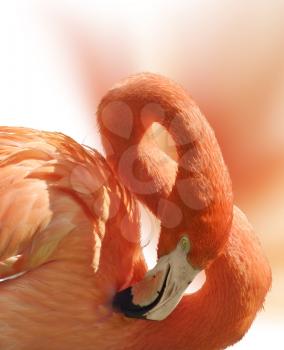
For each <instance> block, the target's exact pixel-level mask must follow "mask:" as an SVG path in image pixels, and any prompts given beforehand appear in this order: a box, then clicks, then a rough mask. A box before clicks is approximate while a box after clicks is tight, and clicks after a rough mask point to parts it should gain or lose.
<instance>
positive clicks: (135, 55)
mask: <svg viewBox="0 0 284 350" xmlns="http://www.w3.org/2000/svg"><path fill="white" fill-rule="evenodd" d="M283 33H284V1H276V0H274V1H261V0H260V1H255V0H252V1H249V2H245V1H232V0H227V1H225V0H219V1H210V0H208V1H202V0H199V1H197V0H196V1H193V0H189V1H185V0H184V1H182V0H179V1H178V0H175V1H161V0H158V1H155V2H153V1H146V0H144V1H143V2H142V1H139V2H138V1H115V0H112V1H110V0H106V1H94V0H93V1H87V0H85V1H83V0H81V1H79V0H77V1H75V0H74V1H73V0H68V1H67V0H66V1H63V0H57V1H52V0H49V1H40V0H38V1H33V0H30V1H27V0H18V1H15V0H10V1H9V2H8V1H1V2H0V50H1V55H0V101H1V102H0V124H1V125H17V126H27V127H33V128H38V129H43V130H51V131H61V132H64V133H66V134H68V135H70V136H72V137H73V138H75V139H76V140H77V141H78V142H80V143H85V144H88V145H90V146H92V147H95V148H97V149H98V150H100V151H101V150H102V149H101V144H100V142H99V138H98V134H97V130H96V125H95V121H94V120H95V117H94V115H95V111H96V105H97V103H98V101H99V99H100V98H101V96H102V95H103V94H104V93H105V92H106V91H107V90H108V89H109V88H110V87H111V86H112V85H113V84H114V83H116V82H117V81H118V80H120V79H121V78H123V77H126V76H128V75H129V74H133V73H137V72H141V71H151V72H155V73H160V74H164V75H166V76H168V77H170V78H172V79H174V80H176V81H177V82H179V83H180V84H182V85H183V86H184V87H185V88H186V89H187V90H188V91H189V93H190V94H191V96H192V97H193V98H194V100H195V101H196V102H197V104H198V105H199V106H200V108H201V110H202V111H203V112H204V114H205V115H206V117H207V119H208V120H209V122H210V123H211V125H212V126H213V128H214V130H215V132H216V136H217V138H218V141H219V143H220V145H221V148H222V151H223V154H224V158H225V161H226V163H227V164H228V167H229V169H230V173H231V177H232V180H233V186H234V193H235V202H236V204H237V205H238V206H239V207H241V208H242V210H243V211H244V212H245V213H246V214H247V215H248V217H249V219H250V221H251V223H252V224H253V226H254V228H255V230H256V231H257V232H258V234H259V237H260V239H261V241H262V244H263V246H264V248H265V251H266V253H267V256H268V258H269V260H270V263H271V266H272V272H273V286H272V289H271V291H270V293H269V295H268V297H267V300H266V303H265V308H264V311H263V312H261V313H260V314H259V316H258V318H257V320H256V321H255V323H254V324H253V326H252V328H251V330H250V331H249V333H248V334H247V335H246V336H245V337H244V338H243V340H242V341H241V342H239V343H238V344H236V345H234V346H233V348H234V349H239V350H240V349H267V348H268V347H270V348H273V349H283V348H284V341H283V335H282V334H283V331H284V298H283V294H284V253H283V252H282V249H283V248H284V136H283V135H284V35H283ZM143 231H144V233H145V235H146V238H145V242H146V243H147V242H148V241H150V244H149V245H147V248H146V254H147V258H148V262H149V265H150V266H151V264H153V263H154V260H155V253H154V246H155V242H156V240H157V234H158V233H157V232H158V223H157V222H156V221H155V219H154V218H153V217H151V216H150V215H149V214H148V213H147V212H145V211H144V212H143ZM149 232H150V234H149Z"/></svg>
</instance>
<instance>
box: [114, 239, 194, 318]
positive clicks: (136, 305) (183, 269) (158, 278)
mask: <svg viewBox="0 0 284 350" xmlns="http://www.w3.org/2000/svg"><path fill="white" fill-rule="evenodd" d="M188 252H189V240H188V238H187V237H186V236H184V237H182V238H181V240H180V241H179V242H178V244H177V247H176V249H175V250H174V251H172V252H171V253H170V254H168V255H165V256H163V257H161V258H160V259H159V260H158V262H157V265H156V266H155V267H154V268H153V269H152V270H150V271H148V272H147V274H146V275H145V277H144V279H143V280H142V281H140V282H138V283H137V284H135V285H134V286H132V287H129V288H127V289H125V290H123V291H121V292H119V293H117V294H116V296H115V298H114V302H113V305H114V307H115V308H116V309H119V310H120V311H121V312H123V313H124V314H125V315H126V316H128V317H135V318H146V319H148V320H159V321H160V320H163V319H165V318H166V317H167V316H168V315H169V314H170V313H171V312H172V311H173V310H174V309H175V307H176V306H177V304H178V303H179V301H180V299H181V298H182V295H183V293H184V291H185V289H186V288H187V286H188V285H189V284H190V283H191V282H192V280H193V279H194V277H195V276H196V275H197V274H198V272H199V270H198V269H194V268H193V267H192V266H191V265H190V264H189V262H188V260H187V254H188Z"/></svg>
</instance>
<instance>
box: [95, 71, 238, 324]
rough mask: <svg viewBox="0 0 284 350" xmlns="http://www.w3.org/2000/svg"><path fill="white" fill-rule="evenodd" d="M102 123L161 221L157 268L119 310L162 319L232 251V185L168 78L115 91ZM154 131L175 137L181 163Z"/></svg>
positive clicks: (133, 187)
mask: <svg viewBox="0 0 284 350" xmlns="http://www.w3.org/2000/svg"><path fill="white" fill-rule="evenodd" d="M98 122H99V128H100V131H101V135H102V142H103V145H104V147H105V149H106V153H107V160H108V162H109V163H110V164H111V166H112V167H113V169H114V170H115V172H116V174H117V176H118V177H119V179H120V181H121V182H122V183H123V184H124V185H125V186H126V187H127V188H128V189H129V190H130V191H131V192H132V193H133V194H134V195H135V196H136V197H137V198H138V199H139V200H141V201H142V202H143V203H144V204H145V205H146V206H148V208H150V210H152V212H153V213H154V214H155V215H156V216H157V217H158V218H159V219H160V220H161V233H160V239H159V245H158V257H159V261H158V263H157V266H156V267H155V268H154V269H153V270H152V271H150V272H148V274H147V275H146V277H145V279H144V280H143V281H141V282H140V283H138V285H137V286H134V287H133V288H132V287H130V288H129V289H127V290H126V291H124V292H121V293H120V294H118V296H117V298H116V299H115V304H116V306H118V307H119V308H120V309H121V310H122V311H123V312H125V313H126V314H128V315H129V316H135V317H141V316H143V317H146V318H151V319H161V318H164V317H166V316H167V315H168V314H169V313H170V312H171V311H172V309H173V308H174V307H175V305H176V303H177V302H178V300H179V299H180V297H181V296H182V293H183V291H184V289H185V288H186V286H187V285H188V283H189V282H190V281H191V280H192V279H193V278H194V276H195V274H196V273H197V272H198V271H199V270H200V269H203V268H206V266H207V265H208V264H209V263H210V262H211V261H212V260H214V259H215V258H216V257H217V256H218V254H219V253H220V251H221V250H222V248H223V246H224V244H225V243H226V240H227V236H228V232H229V229H230V225H231V220H232V190H231V181H230V177H229V174H228V171H227V168H226V166H225V164H224V161H223V158H222V154H221V151H220V149H219V146H218V143H217V141H216V138H215V135H214V132H213V131H212V129H211V127H210V126H209V124H208V123H207V121H206V119H205V118H204V117H203V115H202V114H201V112H200V110H199V109H198V107H197V106H196V104H195V103H194V102H193V101H192V99H191V98H190V97H189V96H188V95H187V94H186V92H185V91H184V90H183V89H182V88H181V87H180V86H179V85H177V84H175V83H174V82H172V81H170V80H168V79H166V78H164V77H161V76H159V75H154V74H139V75H135V76H133V77H130V78H128V79H126V80H125V81H123V82H122V83H120V84H119V85H117V86H115V87H114V88H113V89H112V90H110V91H109V92H108V93H107V94H106V96H105V97H104V98H103V99H102V102H101V103H100V106H99V109H98ZM153 123H158V124H160V125H161V126H162V127H163V128H164V129H165V130H166V131H167V133H168V134H169V135H170V138H171V140H173V146H171V147H174V148H175V152H176V154H177V157H176V159H172V158H171V157H169V155H168V154H167V152H166V151H165V149H163V148H161V147H160V146H159V142H158V143H157V142H155V140H153V139H151V138H150V137H145V135H146V134H147V131H148V130H149V128H151V126H152V125H153ZM150 315H151V316H150Z"/></svg>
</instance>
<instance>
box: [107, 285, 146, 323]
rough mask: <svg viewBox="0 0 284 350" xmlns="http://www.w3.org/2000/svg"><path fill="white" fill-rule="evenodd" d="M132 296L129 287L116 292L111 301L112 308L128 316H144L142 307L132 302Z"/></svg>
mask: <svg viewBox="0 0 284 350" xmlns="http://www.w3.org/2000/svg"><path fill="white" fill-rule="evenodd" d="M132 298H133V297H132V293H131V287H129V288H126V289H124V290H122V291H120V292H118V293H116V294H115V296H114V298H113V301H112V307H113V309H114V310H116V311H118V312H121V313H123V314H124V315H125V316H127V317H130V318H145V316H144V313H145V310H144V308H143V307H141V306H139V305H135V304H133V302H132Z"/></svg>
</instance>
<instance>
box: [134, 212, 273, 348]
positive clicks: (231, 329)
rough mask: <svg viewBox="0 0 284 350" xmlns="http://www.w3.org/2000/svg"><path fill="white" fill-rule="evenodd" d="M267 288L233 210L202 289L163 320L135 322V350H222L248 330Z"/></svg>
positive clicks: (258, 254) (266, 275)
mask: <svg viewBox="0 0 284 350" xmlns="http://www.w3.org/2000/svg"><path fill="white" fill-rule="evenodd" d="M270 285H271V271H270V267H269V264H268V262H267V260H266V258H265V256H264V253H263V250H262V248H261V246H260V244H259V242H258V239H257V237H256V235H255V234H254V233H253V232H252V230H251V227H250V225H249V223H248V222H247V219H246V218H245V216H244V214H242V213H241V212H240V211H239V210H237V209H235V217H234V222H233V227H232V230H231V232H230V237H229V241H228V243H227V245H226V247H225V251H224V253H223V254H222V255H221V256H220V257H219V258H218V259H217V260H216V261H214V263H213V264H212V265H211V266H210V268H209V269H208V270H207V271H206V282H205V284H204V285H203V287H202V288H201V289H200V290H199V291H198V292H196V293H194V294H191V295H187V296H184V297H183V299H182V300H181V302H180V304H179V305H178V306H177V308H176V309H175V311H174V312H173V313H172V314H171V315H170V316H169V317H168V318H167V319H166V320H164V321H162V322H151V323H150V322H145V321H144V323H143V321H142V322H140V323H139V324H138V325H137V334H134V336H135V338H137V345H136V346H137V347H135V349H142V348H143V349H148V348H147V344H150V345H151V347H150V345H149V349H150V348H155V349H164V350H167V349H177V350H179V349H180V350H183V349H200V350H214V349H221V348H222V349H223V348H225V347H227V346H228V345H230V344H233V343H235V342H236V341H238V340H239V339H240V338H241V337H242V336H243V335H244V334H245V332H246V331H247V330H248V328H249V327H250V325H251V323H252V321H253V319H254V318H255V316H256V313H257V311H258V310H259V309H260V308H261V307H262V305H263V302H264V298H265V295H266V293H267V291H268V289H269V287H270ZM165 334H166V335H167V340H166V341H165ZM140 335H141V336H140ZM143 339H144V342H145V340H146V341H147V344H146V345H145V344H144V345H145V346H142V344H143ZM141 343H142V344H141Z"/></svg>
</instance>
